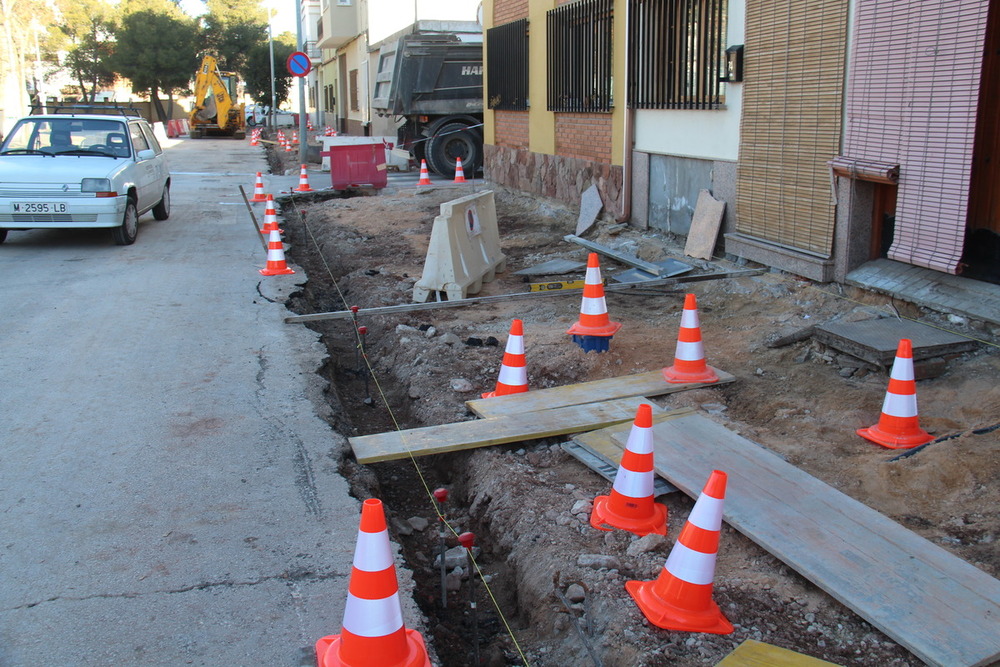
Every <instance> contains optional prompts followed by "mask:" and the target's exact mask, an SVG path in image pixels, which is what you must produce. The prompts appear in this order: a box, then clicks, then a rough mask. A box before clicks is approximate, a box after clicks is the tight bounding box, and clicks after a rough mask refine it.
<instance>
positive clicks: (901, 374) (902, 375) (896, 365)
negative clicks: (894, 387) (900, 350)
mask: <svg viewBox="0 0 1000 667" xmlns="http://www.w3.org/2000/svg"><path fill="white" fill-rule="evenodd" d="M889 377H891V378H892V379H893V380H903V381H905V382H913V360H912V359H909V358H903V357H896V361H894V362H892V371H891V372H890V373H889Z"/></svg>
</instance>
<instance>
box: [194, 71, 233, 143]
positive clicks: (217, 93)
mask: <svg viewBox="0 0 1000 667" xmlns="http://www.w3.org/2000/svg"><path fill="white" fill-rule="evenodd" d="M236 97H237V95H236V74H234V73H232V72H220V71H219V65H218V63H217V62H216V59H215V58H214V57H212V56H205V58H204V59H203V60H202V61H201V67H200V68H199V69H198V74H197V75H196V76H195V81H194V109H192V110H191V114H190V117H189V118H188V122H189V125H190V132H189V134H190V137H191V138H192V139H201V138H202V137H204V136H209V135H211V136H225V137H233V138H235V139H243V138H245V137H246V136H247V119H246V115H245V114H244V111H243V105H242V104H236Z"/></svg>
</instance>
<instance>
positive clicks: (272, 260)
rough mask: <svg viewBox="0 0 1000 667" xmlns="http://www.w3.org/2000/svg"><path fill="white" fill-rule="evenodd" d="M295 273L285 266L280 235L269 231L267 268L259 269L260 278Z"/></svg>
mask: <svg viewBox="0 0 1000 667" xmlns="http://www.w3.org/2000/svg"><path fill="white" fill-rule="evenodd" d="M289 273H295V272H294V271H292V270H291V269H290V268H288V265H287V264H285V248H284V247H283V246H282V245H281V234H280V233H279V232H278V230H277V229H272V230H271V235H270V236H268V237H267V266H266V267H264V268H263V269H260V275H262V276H280V275H286V274H289Z"/></svg>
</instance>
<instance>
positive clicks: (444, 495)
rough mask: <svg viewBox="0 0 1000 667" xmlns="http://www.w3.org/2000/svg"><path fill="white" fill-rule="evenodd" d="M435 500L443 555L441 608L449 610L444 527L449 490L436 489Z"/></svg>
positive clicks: (439, 542) (439, 541)
mask: <svg viewBox="0 0 1000 667" xmlns="http://www.w3.org/2000/svg"><path fill="white" fill-rule="evenodd" d="M434 500H436V501H437V503H438V513H439V516H438V547H439V549H438V551H439V552H440V554H441V608H442V609H447V608H448V582H447V577H448V568H447V566H446V565H445V564H444V554H445V552H446V551H447V550H448V547H447V545H446V544H445V537H446V535H447V533H446V532H445V525H444V504H445V502H446V501H447V500H448V489H445V488H440V489H434Z"/></svg>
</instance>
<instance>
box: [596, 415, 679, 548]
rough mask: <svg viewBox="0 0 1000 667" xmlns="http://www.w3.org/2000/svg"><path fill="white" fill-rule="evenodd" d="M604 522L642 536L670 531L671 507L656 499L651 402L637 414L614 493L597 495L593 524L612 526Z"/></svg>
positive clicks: (612, 488)
mask: <svg viewBox="0 0 1000 667" xmlns="http://www.w3.org/2000/svg"><path fill="white" fill-rule="evenodd" d="M603 524H607V525H609V526H612V527H614V528H621V529H622V530H627V531H629V532H630V533H635V534H636V535H638V536H639V537H642V536H643V535H648V534H650V533H658V534H660V535H666V534H667V508H666V506H665V505H661V504H660V503H654V502H653V408H652V407H650V405H649V404H648V403H643V404H641V405H640V406H639V410H638V411H637V412H636V414H635V422H634V423H633V424H632V431H631V432H630V433H629V436H628V442H627V443H626V445H625V452H624V453H623V454H622V461H621V465H620V466H619V467H618V474H617V475H616V476H615V482H614V485H613V486H612V487H611V495H610V496H597V497H596V498H594V510H593V511H592V512H591V514H590V525H591V526H593V527H594V528H597V529H598V530H611V528H605V527H604V525H603Z"/></svg>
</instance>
